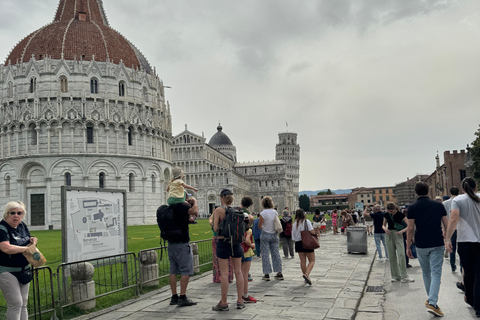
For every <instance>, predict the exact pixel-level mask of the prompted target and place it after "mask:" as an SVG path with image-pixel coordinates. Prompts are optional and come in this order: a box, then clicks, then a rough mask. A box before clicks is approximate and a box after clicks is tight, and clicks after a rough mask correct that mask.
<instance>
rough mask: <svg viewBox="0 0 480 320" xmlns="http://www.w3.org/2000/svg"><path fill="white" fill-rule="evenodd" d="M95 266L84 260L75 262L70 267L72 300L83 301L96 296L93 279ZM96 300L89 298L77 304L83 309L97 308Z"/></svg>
mask: <svg viewBox="0 0 480 320" xmlns="http://www.w3.org/2000/svg"><path fill="white" fill-rule="evenodd" d="M94 273H95V268H94V267H93V265H92V264H91V263H88V262H82V263H77V264H73V265H72V266H71V267H70V275H71V278H72V300H73V302H75V301H81V300H84V299H88V298H93V297H95V281H93V280H92V278H93V274H94ZM95 305H96V300H95V299H93V300H89V301H85V302H82V303H79V304H77V305H76V306H77V307H78V308H80V309H83V310H88V309H93V308H95Z"/></svg>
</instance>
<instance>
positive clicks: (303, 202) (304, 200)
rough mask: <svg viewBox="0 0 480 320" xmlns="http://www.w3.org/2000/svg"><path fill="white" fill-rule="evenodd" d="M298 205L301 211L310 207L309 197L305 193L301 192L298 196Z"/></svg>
mask: <svg viewBox="0 0 480 320" xmlns="http://www.w3.org/2000/svg"><path fill="white" fill-rule="evenodd" d="M298 205H299V206H300V208H302V209H303V211H308V210H309V209H310V198H309V197H308V196H307V195H306V194H302V195H301V196H300V197H298Z"/></svg>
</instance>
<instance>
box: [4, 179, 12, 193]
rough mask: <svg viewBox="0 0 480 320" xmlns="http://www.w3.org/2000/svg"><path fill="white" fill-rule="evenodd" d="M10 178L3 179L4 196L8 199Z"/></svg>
mask: <svg viewBox="0 0 480 320" xmlns="http://www.w3.org/2000/svg"><path fill="white" fill-rule="evenodd" d="M10 180H11V179H10V176H6V177H5V196H6V197H10Z"/></svg>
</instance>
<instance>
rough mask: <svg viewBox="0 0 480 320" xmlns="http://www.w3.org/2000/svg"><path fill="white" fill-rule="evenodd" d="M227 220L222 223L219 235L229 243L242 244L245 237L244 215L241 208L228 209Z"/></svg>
mask: <svg viewBox="0 0 480 320" xmlns="http://www.w3.org/2000/svg"><path fill="white" fill-rule="evenodd" d="M224 209H225V218H224V219H223V220H222V221H221V222H220V225H219V227H220V230H219V232H218V235H220V236H223V237H224V239H225V240H224V241H225V242H227V243H231V244H234V243H242V242H243V240H244V237H245V223H244V219H245V218H244V214H243V211H242V210H240V208H232V207H227V208H224Z"/></svg>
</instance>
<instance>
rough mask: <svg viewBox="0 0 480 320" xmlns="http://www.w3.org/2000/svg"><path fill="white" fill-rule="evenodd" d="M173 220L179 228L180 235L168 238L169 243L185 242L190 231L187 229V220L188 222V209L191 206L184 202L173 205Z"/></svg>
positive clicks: (188, 237)
mask: <svg viewBox="0 0 480 320" xmlns="http://www.w3.org/2000/svg"><path fill="white" fill-rule="evenodd" d="M173 206H174V207H173V220H174V221H175V224H176V225H177V226H178V227H179V229H180V230H181V234H180V236H176V238H173V239H172V240H170V242H171V243H186V242H190V233H189V229H188V222H189V218H190V216H189V214H188V210H190V208H191V206H190V205H188V204H186V203H185V202H184V203H178V204H174V205H173Z"/></svg>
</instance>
